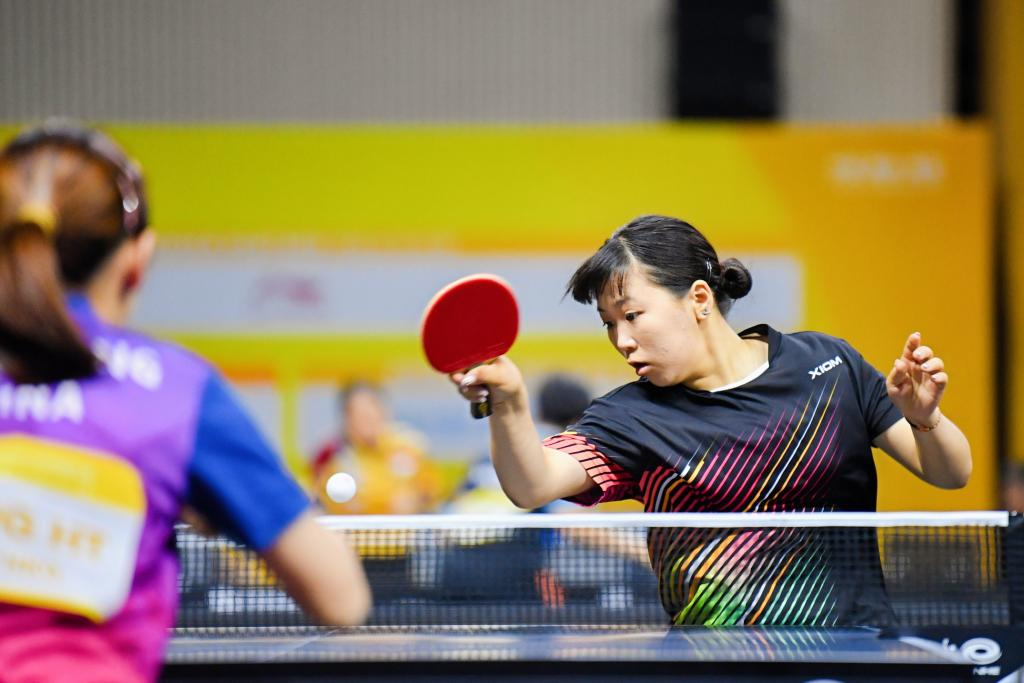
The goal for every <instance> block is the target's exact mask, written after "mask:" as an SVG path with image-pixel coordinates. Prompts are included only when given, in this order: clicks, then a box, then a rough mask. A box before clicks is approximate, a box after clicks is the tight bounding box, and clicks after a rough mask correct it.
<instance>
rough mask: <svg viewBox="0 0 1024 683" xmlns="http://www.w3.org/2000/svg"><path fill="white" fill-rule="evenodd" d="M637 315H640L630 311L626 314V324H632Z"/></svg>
mask: <svg viewBox="0 0 1024 683" xmlns="http://www.w3.org/2000/svg"><path fill="white" fill-rule="evenodd" d="M638 315H640V313H639V312H638V311H630V312H629V313H627V314H626V322H633V321H634V320H636V317H637V316H638Z"/></svg>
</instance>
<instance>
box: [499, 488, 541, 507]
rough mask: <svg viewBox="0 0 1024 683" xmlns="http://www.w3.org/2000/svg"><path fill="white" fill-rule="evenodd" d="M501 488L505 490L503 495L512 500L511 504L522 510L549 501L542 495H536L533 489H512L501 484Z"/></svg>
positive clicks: (539, 505)
mask: <svg viewBox="0 0 1024 683" xmlns="http://www.w3.org/2000/svg"><path fill="white" fill-rule="evenodd" d="M501 490H502V491H504V492H505V496H507V497H508V499H509V500H510V501H512V504H513V505H515V506H516V507H517V508H522V509H524V510H535V509H537V508H539V507H542V506H544V505H547V504H548V503H550V502H551V501H550V500H549V499H546V498H545V497H544V496H540V495H537V493H536V492H534V491H513V490H510V489H507V488H505V487H504V486H502V488H501Z"/></svg>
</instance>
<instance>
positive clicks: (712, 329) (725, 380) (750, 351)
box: [687, 318, 768, 391]
mask: <svg viewBox="0 0 1024 683" xmlns="http://www.w3.org/2000/svg"><path fill="white" fill-rule="evenodd" d="M767 341H768V340H767V339H765V338H762V337H748V338H742V337H740V336H739V335H737V334H736V332H735V331H734V330H733V329H732V327H730V326H729V324H728V323H727V322H725V320H724V319H722V318H719V319H717V320H715V321H708V322H707V329H706V331H705V342H706V344H707V353H708V355H707V359H708V363H707V367H706V371H705V372H704V373H703V374H702V376H701V377H699V378H698V379H696V380H694V381H693V382H692V383H690V382H688V383H687V384H688V385H689V386H690V387H691V388H693V389H698V390H701V391H713V390H715V389H718V388H720V387H724V386H728V385H731V384H735V383H737V382H740V381H742V380H743V379H744V378H745V377H749V376H750V375H752V374H754V373H755V372H756V371H757V370H758V368H760V367H761V366H763V365H764V364H765V363H766V362H768V343H767Z"/></svg>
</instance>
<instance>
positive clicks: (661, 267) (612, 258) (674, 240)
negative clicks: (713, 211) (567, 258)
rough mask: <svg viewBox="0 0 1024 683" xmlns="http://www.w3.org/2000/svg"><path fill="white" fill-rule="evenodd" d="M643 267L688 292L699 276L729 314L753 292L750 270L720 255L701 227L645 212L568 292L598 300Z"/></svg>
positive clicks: (584, 268)
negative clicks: (611, 286) (633, 268)
mask: <svg viewBox="0 0 1024 683" xmlns="http://www.w3.org/2000/svg"><path fill="white" fill-rule="evenodd" d="M634 264H636V265H638V266H641V267H642V268H643V269H644V270H645V271H646V273H647V275H648V277H650V279H651V281H652V282H654V283H655V284H658V285H660V286H662V287H664V288H666V289H668V290H669V291H671V292H673V293H675V294H676V295H678V296H684V295H685V294H686V293H687V292H688V291H689V290H690V286H691V285H692V284H693V283H694V282H696V281H697V280H704V281H705V282H707V283H708V285H709V286H710V287H711V291H712V292H713V293H714V295H715V301H716V302H717V303H718V308H719V310H720V311H721V312H722V314H723V315H725V314H726V313H728V312H729V308H730V307H731V306H732V302H733V301H735V300H736V299H739V298H742V297H744V296H746V295H747V294H748V293H749V292H750V287H751V284H752V282H751V278H750V271H749V270H747V268H746V266H744V265H743V264H742V263H740V262H739V261H738V260H736V259H734V258H730V259H726V260H725V261H723V262H721V263H719V262H718V254H717V253H716V252H715V249H714V247H712V246H711V243H710V242H708V240H707V238H706V237H704V235H702V234H701V232H700V231H699V230H697V228H695V227H693V226H692V225H690V224H689V223H687V222H685V221H681V220H679V219H678V218H671V217H669V216H653V215H652V216H640V217H639V218H634V219H633V220H632V221H630V222H629V223H627V224H626V225H624V226H622V227H621V228H619V229H618V230H616V231H615V232H614V233H613V234H612V236H611V237H609V238H608V239H607V240H605V242H604V244H602V245H601V248H600V249H598V250H597V252H596V253H595V254H594V255H593V256H591V257H590V258H588V259H587V260H586V261H585V262H584V263H583V265H581V266H580V267H579V268H578V269H577V270H576V272H575V273H573V276H572V278H571V279H570V280H569V284H568V286H567V287H566V290H565V293H566V294H567V295H569V294H571V295H572V298H573V299H575V300H576V301H578V302H580V303H581V304H589V303H593V302H594V301H597V299H598V298H599V297H600V295H601V292H602V291H603V290H604V288H605V287H606V286H607V285H608V283H609V282H614V283H615V286H616V287H617V288H618V289H619V291H622V287H623V286H624V285H625V277H626V273H627V272H628V271H629V269H630V267H631V266H632V265H634Z"/></svg>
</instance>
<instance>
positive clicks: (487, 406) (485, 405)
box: [469, 385, 492, 420]
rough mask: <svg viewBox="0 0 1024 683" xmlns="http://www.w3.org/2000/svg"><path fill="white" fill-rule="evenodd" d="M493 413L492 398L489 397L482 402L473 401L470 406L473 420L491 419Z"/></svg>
mask: <svg viewBox="0 0 1024 683" xmlns="http://www.w3.org/2000/svg"><path fill="white" fill-rule="evenodd" d="M485 387H486V385H485ZM491 412H492V411H491V397H490V396H487V397H486V398H484V400H482V401H472V402H470V404H469V414H470V415H472V416H473V419H476V420H479V419H481V418H485V417H490V415H491Z"/></svg>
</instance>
